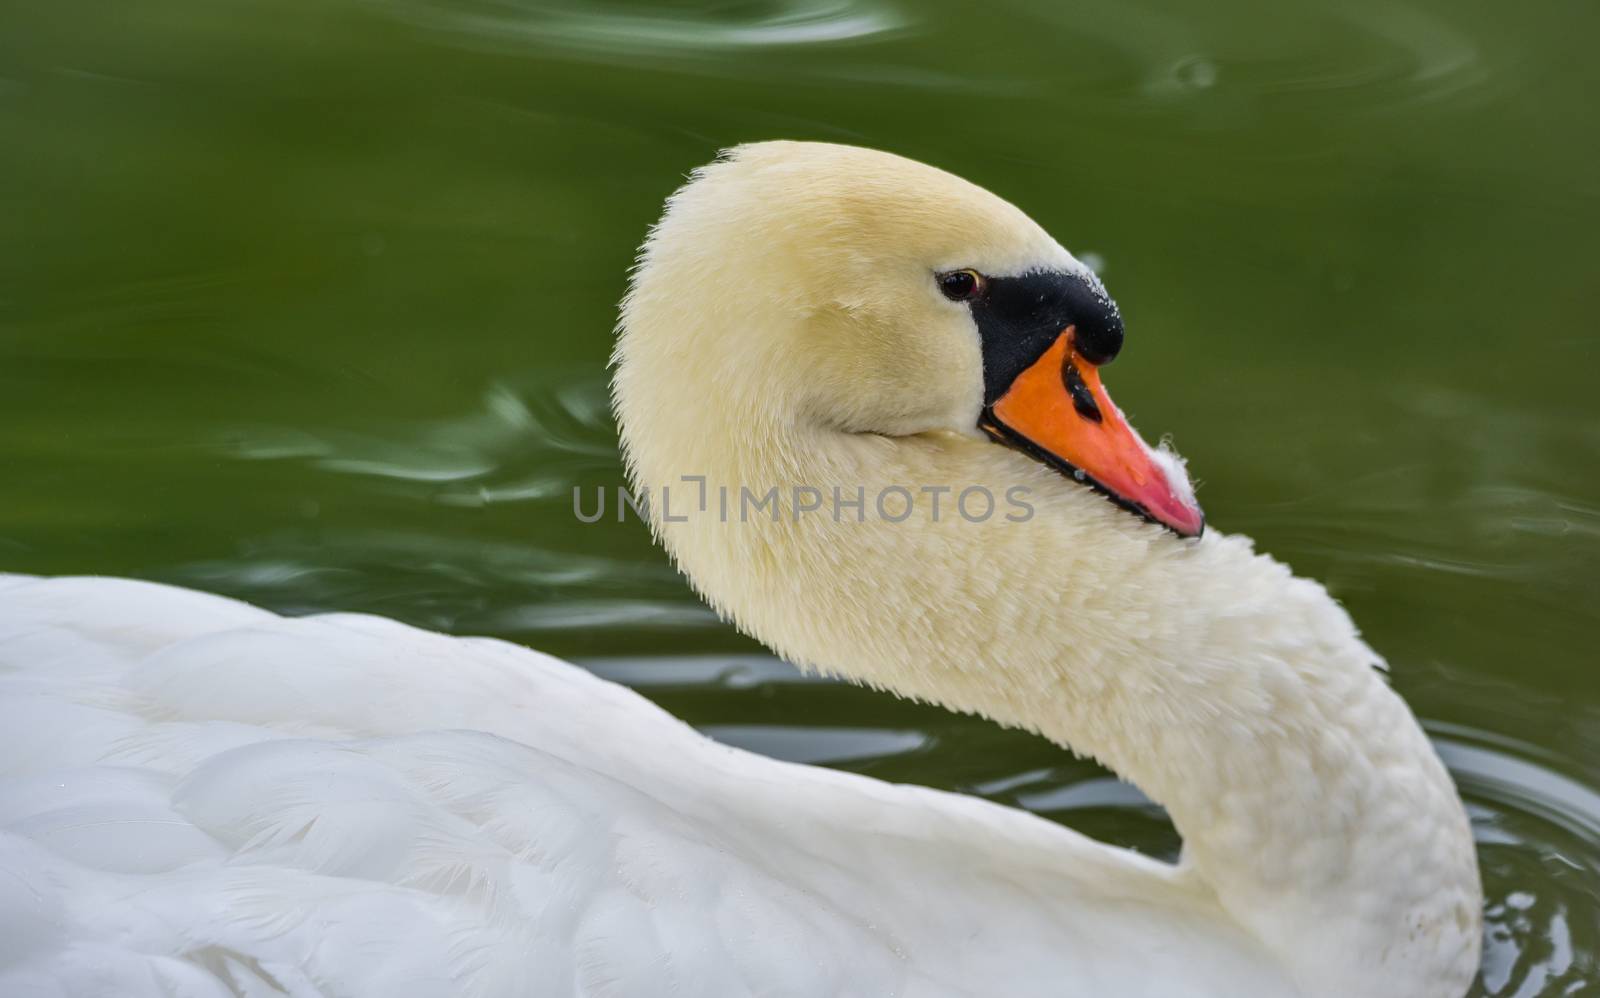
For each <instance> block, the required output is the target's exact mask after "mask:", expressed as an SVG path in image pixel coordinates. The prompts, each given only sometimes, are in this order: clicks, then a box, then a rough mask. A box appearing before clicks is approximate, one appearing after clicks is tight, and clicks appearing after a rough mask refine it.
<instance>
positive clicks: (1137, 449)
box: [979, 326, 1206, 537]
mask: <svg viewBox="0 0 1600 998" xmlns="http://www.w3.org/2000/svg"><path fill="white" fill-rule="evenodd" d="M1073 335H1074V329H1073V327H1071V326H1068V327H1067V329H1066V331H1065V332H1063V333H1062V334H1061V336H1060V337H1058V338H1057V339H1056V341H1055V342H1054V343H1053V344H1051V345H1050V349H1048V350H1046V351H1045V352H1044V355H1043V356H1042V357H1040V358H1039V359H1038V360H1036V361H1034V363H1033V366H1031V367H1029V368H1027V369H1026V370H1024V371H1023V372H1022V373H1021V374H1019V375H1018V376H1017V379H1016V380H1015V381H1013V382H1012V383H1011V387H1010V388H1009V389H1007V391H1006V393H1005V394H1004V395H1002V396H1000V398H999V399H997V400H996V401H995V403H994V404H993V405H992V406H990V407H989V408H987V409H985V410H984V413H983V417H982V419H981V421H980V423H979V425H980V426H982V427H983V429H984V430H985V431H986V432H987V433H989V435H990V436H992V437H994V438H995V439H997V440H1000V441H1001V442H1003V443H1007V444H1011V445H1012V446H1015V447H1018V448H1019V449H1021V450H1023V451H1025V452H1027V453H1029V454H1031V455H1033V456H1034V457H1036V458H1038V459H1040V460H1041V461H1044V462H1045V463H1046V464H1049V465H1051V466H1053V467H1056V468H1058V469H1059V470H1061V471H1064V472H1065V473H1066V474H1068V475H1070V476H1072V477H1073V478H1074V479H1076V480H1077V481H1080V482H1083V483H1085V484H1087V485H1090V486H1092V487H1094V488H1095V489H1097V490H1098V491H1100V492H1102V493H1104V494H1105V495H1106V496H1108V497H1109V498H1110V499H1111V500H1112V501H1113V502H1115V503H1117V505H1119V506H1123V507H1125V508H1127V509H1129V510H1131V511H1133V512H1135V513H1137V514H1139V515H1140V516H1142V517H1144V518H1145V519H1147V520H1151V521H1153V522H1155V523H1159V524H1161V525H1162V526H1165V527H1167V528H1168V529H1170V530H1171V531H1172V532H1173V533H1175V534H1177V535H1178V536H1180V537H1199V536H1200V534H1201V532H1202V531H1203V530H1205V525H1206V521H1205V514H1203V513H1202V512H1200V506H1199V504H1197V503H1196V502H1195V500H1194V492H1193V490H1192V489H1191V488H1190V487H1189V480H1188V476H1187V475H1185V474H1184V471H1183V467H1182V465H1180V464H1179V463H1178V462H1177V461H1176V460H1175V459H1171V458H1166V457H1165V456H1164V455H1160V454H1158V453H1157V452H1155V451H1152V450H1151V449H1150V446H1149V445H1148V444H1146V443H1145V442H1144V441H1143V440H1142V439H1140V437H1139V434H1137V433H1135V432H1134V430H1133V427H1131V426H1129V425H1128V421H1127V420H1126V419H1124V418H1123V417H1122V412H1121V411H1120V410H1119V409H1118V408H1117V407H1116V405H1115V404H1114V403H1112V401H1111V396H1109V395H1107V394H1106V390H1105V386H1104V385H1102V384H1101V383H1100V369H1099V368H1098V367H1096V366H1095V365H1093V364H1091V363H1089V362H1088V361H1086V360H1084V358H1083V356H1082V355H1081V354H1079V353H1078V352H1077V351H1076V350H1075V349H1074V348H1073V345H1072V341H1073Z"/></svg>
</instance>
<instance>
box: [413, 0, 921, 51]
mask: <svg viewBox="0 0 1600 998" xmlns="http://www.w3.org/2000/svg"><path fill="white" fill-rule="evenodd" d="M770 7H771V9H770V10H763V11H762V12H761V13H759V14H756V15H754V16H750V17H747V18H744V19H738V20H735V19H728V18H725V17H719V16H717V15H718V14H721V13H724V12H723V11H686V12H682V13H676V14H664V13H651V14H641V13H636V12H634V11H636V10H637V8H631V9H630V8H615V7H614V8H612V9H609V10H607V9H600V10H594V9H582V10H580V9H577V8H576V6H575V5H573V4H563V3H538V2H514V0H501V2H476V3H474V2H464V0H407V2H401V3H388V4H384V5H383V9H384V10H385V11H387V12H389V13H391V14H393V15H394V16H396V17H400V18H403V19H405V20H408V21H411V22H412V23H414V24H417V25H420V26H422V27H425V28H429V29H432V30H436V31H442V32H448V33H451V34H454V35H457V36H461V37H465V38H470V39H473V40H475V41H477V42H478V43H480V44H487V45H491V46H493V47H496V48H519V49H527V48H533V49H561V50H562V51H564V52H566V53H569V54H581V55H587V56H589V57H591V58H594V57H601V58H606V57H615V56H630V55H631V56H658V57H659V56H679V57H682V56H705V55H712V54H717V53H726V52H742V51H747V50H762V49H770V48H777V47H787V46H809V45H819V44H835V43H839V42H854V41H860V40H863V39H868V38H872V37H874V36H879V35H883V34H886V33H888V32H892V31H894V30H896V29H898V28H901V27H903V26H904V25H905V23H906V20H905V18H904V17H903V16H902V15H901V14H900V13H899V12H898V11H897V10H895V9H894V8H892V7H890V6H888V5H886V4H884V3H881V2H879V3H873V4H864V3H861V2H857V0H784V2H782V3H777V4H773V5H770Z"/></svg>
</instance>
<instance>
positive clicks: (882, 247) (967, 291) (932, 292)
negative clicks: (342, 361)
mask: <svg viewBox="0 0 1600 998" xmlns="http://www.w3.org/2000/svg"><path fill="white" fill-rule="evenodd" d="M1122 343H1123V325H1122V318H1121V315H1120V314H1119V312H1118V310H1117V306H1116V303H1115V302H1114V301H1112V299H1111V297H1110V296H1109V295H1108V294H1107V293H1106V290H1105V288H1104V286H1103V285H1102V284H1101V282H1100V280H1099V279H1098V277H1096V276H1095V274H1094V273H1093V272H1092V271H1091V270H1089V268H1087V267H1086V266H1084V265H1083V264H1082V263H1081V262H1079V261H1078V260H1077V259H1075V258H1074V257H1073V256H1072V254H1070V253H1068V252H1067V251H1066V250H1065V249H1063V248H1062V247H1061V245H1060V244H1059V243H1057V242H1056V241H1055V240H1054V239H1052V238H1051V237H1050V236H1049V234H1047V233H1046V232H1045V231H1044V230H1043V229H1042V228H1040V227H1039V226H1038V225H1037V224H1035V223H1034V222H1033V221H1032V220H1031V219H1029V218H1028V217H1027V216H1026V215H1025V214H1023V213H1022V212H1021V211H1020V210H1018V209H1017V208H1016V207H1015V206H1013V205H1011V204H1010V203H1008V202H1006V201H1004V200H1002V199H1001V198H999V197H996V196H995V195H993V194H991V193H989V192H988V191H986V190H983V189H982V188H980V187H977V186H975V185H973V184H971V183H968V182H967V181H965V180H962V179H960V178H959V177H956V176H954V175H952V174H949V173H946V172H944V171H942V170H939V169H936V168H934V167H930V166H926V165H924V164H921V163H917V162H914V161H911V160H907V159H904V158H902V157H899V156H895V155H892V154H889V153H884V152H878V151H874V150H869V149H861V148H856V147H851V146H840V145H831V144H826V143H811V142H763V143H757V144H753V145H745V146H739V147H737V148H734V149H732V150H730V151H729V152H727V153H725V154H724V155H723V157H722V158H721V159H719V160H718V161H717V162H715V163H713V164H711V165H709V166H706V167H703V168H701V169H700V170H697V171H695V173H694V174H693V175H692V177H691V179H690V181H689V183H688V184H687V185H685V186H684V187H683V188H681V189H680V190H679V191H678V192H677V193H676V194H674V195H673V196H672V198H671V199H670V200H669V202H668V208H667V212H666V214H665V216H664V217H663V218H662V220H661V222H660V223H659V224H658V225H657V226H656V228H655V229H654V230H653V231H652V233H651V236H650V238H649V239H648V241H647V242H646V244H645V247H644V250H643V252H642V254H641V258H640V263H639V267H638V269H637V270H636V272H635V275H634V280H633V285H632V288H631V289H630V292H629V295H628V297H627V299H626V301H625V302H624V305H623V313H622V321H621V336H620V339H619V345H618V351H617V367H618V371H617V381H616V396H617V406H618V414H619V419H620V422H621V424H622V427H623V435H624V443H625V446H626V447H627V448H628V451H629V455H630V460H632V461H634V462H635V465H636V470H637V462H638V461H639V459H640V458H641V457H642V456H643V452H644V451H645V450H648V449H649V445H648V443H646V442H645V440H644V439H643V438H646V437H648V435H649V434H650V432H651V429H650V428H652V427H655V426H657V425H659V424H661V423H663V422H666V423H671V422H673V421H674V420H678V419H682V418H685V417H686V416H688V418H698V417H699V416H700V415H703V414H704V411H703V408H702V407H694V408H695V409H696V413H695V414H693V415H691V414H687V413H685V412H684V411H683V410H684V409H685V407H684V406H682V405H675V404H673V403H671V402H669V401H667V400H666V398H663V397H662V396H660V395H659V394H658V393H653V392H652V391H651V390H650V388H649V387H648V386H647V385H645V384H643V383H642V382H644V381H645V380H647V379H653V380H655V381H657V382H660V381H663V380H670V381H674V382H677V383H679V384H685V383H687V384H693V385H696V386H698V387H699V389H700V390H702V391H703V392H704V393H706V394H707V395H708V396H715V398H717V399H720V400H721V404H720V408H721V410H722V411H724V412H727V413H736V414H738V416H739V418H741V419H744V420H748V421H749V422H750V423H751V424H752V429H755V428H757V426H759V424H762V423H766V422H769V421H774V420H776V421H781V422H792V423H805V424H808V425H811V426H816V427H824V428H827V429H832V430H837V431H841V432H845V433H853V434H876V435H880V436H884V437H891V438H893V437H909V436H914V435H918V434H930V433H938V432H947V433H954V434H960V435H968V436H982V437H986V438H988V439H990V440H992V441H994V442H996V443H998V444H1000V445H1004V446H1009V447H1012V448H1015V449H1017V450H1020V451H1022V452H1024V453H1026V454H1028V455H1030V456H1032V457H1034V458H1035V459H1037V460H1039V461H1041V462H1043V463H1045V464H1046V465H1049V466H1050V467H1053V468H1055V469H1056V470H1057V471H1059V472H1061V473H1062V474H1064V475H1066V476H1068V477H1069V478H1071V479H1073V480H1074V481H1076V482H1078V483H1081V484H1082V486H1083V487H1085V488H1089V489H1094V490H1095V491H1098V492H1100V493H1102V494H1103V495H1104V496H1106V497H1107V498H1109V499H1111V500H1112V501H1113V502H1115V503H1116V504H1117V505H1119V506H1122V507H1123V508H1125V509H1127V510H1129V511H1130V512H1132V513H1134V514H1135V515H1137V516H1139V517H1142V518H1144V519H1147V520H1150V521H1153V522H1156V523H1159V524H1162V525H1164V526H1165V527H1167V528H1168V529H1170V530H1171V531H1172V532H1174V533H1176V534H1178V535H1180V536H1184V537H1194V536H1198V535H1199V534H1200V533H1201V531H1202V530H1203V528H1204V519H1203V516H1202V514H1201V511H1200V507H1199V506H1198V504H1197V503H1196V502H1195V499H1194V494H1193V491H1192V489H1191V488H1190V485H1189V481H1188V478H1187V476H1186V474H1185V472H1184V469H1183V466H1182V464H1181V462H1179V461H1178V460H1177V459H1176V458H1175V457H1174V456H1172V455H1171V454H1169V453H1168V452H1166V451H1165V450H1156V449H1154V448H1151V447H1149V446H1148V445H1147V444H1145V442H1144V441H1143V440H1142V439H1141V438H1140V437H1139V435H1138V434H1137V433H1136V432H1135V431H1134V430H1133V429H1132V427H1131V426H1130V425H1129V424H1128V422H1127V420H1126V419H1125V418H1124V417H1123V415H1122V413H1121V411H1120V410H1118V408H1117V407H1116V405H1115V404H1114V403H1113V402H1112V401H1111V398H1110V396H1109V395H1108V394H1107V393H1106V390H1105V387H1104V386H1103V384H1102V383H1101V380H1100V368H1101V367H1102V366H1104V365H1105V364H1108V363H1110V362H1111V361H1112V360H1113V359H1114V358H1115V357H1116V355H1117V353H1118V351H1119V350H1120V349H1121V347H1122ZM670 397H672V396H668V397H667V398H670ZM680 429H681V430H682V431H683V432H682V433H680V434H679V437H680V439H688V438H692V437H693V436H694V428H693V427H692V426H684V427H680ZM752 436H753V437H759V434H752ZM683 456H684V457H685V458H688V456H687V455H683ZM689 463H690V464H692V463H693V459H689ZM644 477H645V479H646V480H647V481H648V480H649V479H650V477H651V476H649V475H645V476H644Z"/></svg>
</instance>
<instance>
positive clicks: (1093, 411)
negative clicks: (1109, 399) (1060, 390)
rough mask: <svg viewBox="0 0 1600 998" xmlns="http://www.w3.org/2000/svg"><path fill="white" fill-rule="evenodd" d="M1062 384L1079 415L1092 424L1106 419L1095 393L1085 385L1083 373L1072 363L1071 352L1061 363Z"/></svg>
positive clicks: (1068, 352)
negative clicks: (1095, 398)
mask: <svg viewBox="0 0 1600 998" xmlns="http://www.w3.org/2000/svg"><path fill="white" fill-rule="evenodd" d="M1061 383H1062V384H1063V385H1065V386H1066V388H1067V394H1068V395H1069V396H1071V398H1072V407H1073V408H1074V409H1076V410H1078V415H1080V416H1082V417H1083V418H1084V419H1087V420H1089V421H1090V422H1092V423H1098V422H1100V421H1101V420H1102V419H1104V418H1105V417H1104V416H1103V415H1101V413H1100V406H1099V404H1098V403H1096V402H1095V400H1094V393H1093V392H1091V391H1090V390H1089V386H1088V385H1086V384H1084V381H1083V372H1082V371H1079V370H1078V365H1077V364H1074V363H1073V362H1072V351H1070V350H1069V351H1067V356H1066V358H1065V359H1064V360H1063V361H1062V362H1061Z"/></svg>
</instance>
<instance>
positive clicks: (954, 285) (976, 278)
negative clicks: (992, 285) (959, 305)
mask: <svg viewBox="0 0 1600 998" xmlns="http://www.w3.org/2000/svg"><path fill="white" fill-rule="evenodd" d="M939 290H940V291H942V292H944V296H945V297H946V298H948V299H950V300H951V301H971V300H972V299H974V298H976V297H978V295H980V294H982V293H983V275H982V274H980V273H978V272H977V271H976V270H952V271H950V272H949V273H948V274H940V275H939Z"/></svg>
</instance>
